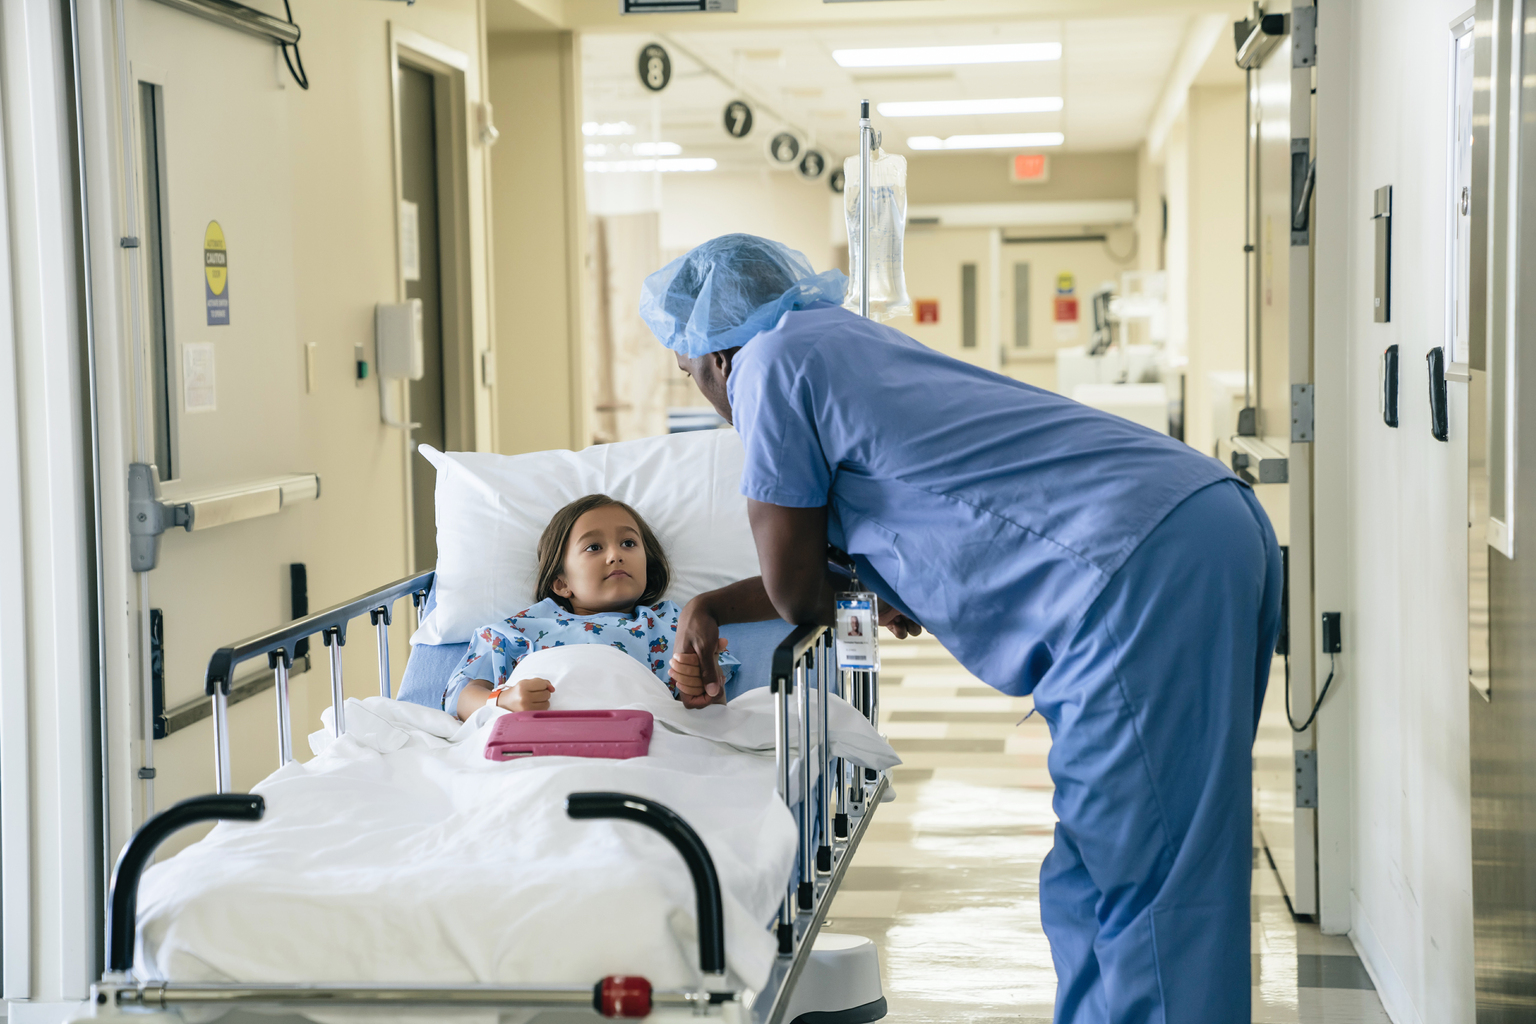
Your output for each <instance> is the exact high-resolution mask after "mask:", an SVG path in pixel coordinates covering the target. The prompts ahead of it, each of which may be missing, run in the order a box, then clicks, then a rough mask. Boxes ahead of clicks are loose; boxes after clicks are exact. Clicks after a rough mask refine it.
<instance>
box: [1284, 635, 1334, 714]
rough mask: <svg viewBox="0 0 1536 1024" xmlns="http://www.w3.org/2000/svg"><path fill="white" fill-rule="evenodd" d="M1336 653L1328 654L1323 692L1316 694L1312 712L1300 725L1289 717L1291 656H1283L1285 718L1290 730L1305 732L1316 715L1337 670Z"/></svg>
mask: <svg viewBox="0 0 1536 1024" xmlns="http://www.w3.org/2000/svg"><path fill="white" fill-rule="evenodd" d="M1338 667H1339V666H1338V655H1335V654H1330V655H1328V679H1327V681H1325V682H1324V683H1323V692H1322V693H1319V694H1318V695H1317V703H1316V704H1313V705H1312V713H1311V714H1309V715H1308V716H1307V720H1306V721H1305V722H1302V723H1301V724H1300V725H1297V724H1296V719H1294V718H1292V717H1291V656H1290V655H1289V654H1287V655H1286V656H1285V720H1286V721H1287V722H1290V723H1291V731H1292V732H1306V731H1307V727H1308V726H1310V725H1311V724H1312V720H1313V719H1314V718H1316V717H1317V709H1318V708H1320V707H1322V706H1323V698H1324V697H1326V696H1328V687H1330V686H1332V685H1333V676H1334V673H1335V672H1337V671H1338Z"/></svg>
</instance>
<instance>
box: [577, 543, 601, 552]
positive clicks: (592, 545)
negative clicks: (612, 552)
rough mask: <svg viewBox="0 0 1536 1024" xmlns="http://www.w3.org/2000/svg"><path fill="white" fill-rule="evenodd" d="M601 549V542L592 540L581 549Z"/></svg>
mask: <svg viewBox="0 0 1536 1024" xmlns="http://www.w3.org/2000/svg"><path fill="white" fill-rule="evenodd" d="M602 549H603V546H602V545H601V544H598V543H595V542H594V543H592V544H588V545H587V546H586V547H585V548H583V549H582V550H584V551H601V550H602Z"/></svg>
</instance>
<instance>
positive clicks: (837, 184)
mask: <svg viewBox="0 0 1536 1024" xmlns="http://www.w3.org/2000/svg"><path fill="white" fill-rule="evenodd" d="M844 180H845V175H844V174H843V169H842V168H841V167H838V168H836V169H834V170H833V171H832V173H831V174H829V175H827V186H828V187H829V188H831V189H832V191H833V192H836V193H837V194H838V195H842V192H843V184H844Z"/></svg>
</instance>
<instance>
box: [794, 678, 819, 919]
mask: <svg viewBox="0 0 1536 1024" xmlns="http://www.w3.org/2000/svg"><path fill="white" fill-rule="evenodd" d="M795 675H796V677H797V678H796V682H797V683H799V685H800V812H799V813H798V814H796V815H795V820H796V821H798V822H799V824H800V894H799V903H800V909H801V910H810V909H811V907H812V906H813V905H814V903H815V900H814V899H813V896H814V895H815V892H816V862H815V860H814V859H813V858H814V856H815V836H814V835H813V833H814V832H815V830H816V819H815V817H814V816H813V814H812V810H813V809H812V807H811V768H812V765H814V764H815V762H814V761H812V760H811V673H810V670H809V668H808V666H807V665H806V663H805V659H801V661H800V662H799V663H798V664H796V665H795Z"/></svg>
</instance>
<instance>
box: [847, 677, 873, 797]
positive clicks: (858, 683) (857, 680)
mask: <svg viewBox="0 0 1536 1024" xmlns="http://www.w3.org/2000/svg"><path fill="white" fill-rule="evenodd" d="M867 675H868V673H866V672H863V671H859V670H857V669H855V670H851V671H850V672H849V673H848V689H849V690H850V691H851V692H852V694H853V697H854V702H853V706H854V707H855V708H856V709H858V712H859V714H861V715H863V716H864V717H865V718H868V717H869V687H868V686H867V685H866V683H865V677H866V676H867ZM864 772H865V769H863V768H860V767H859V766H858V765H853V766H852V770H851V771H850V772H849V773H848V810H849V812H851V813H853V814H863V813H864Z"/></svg>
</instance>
